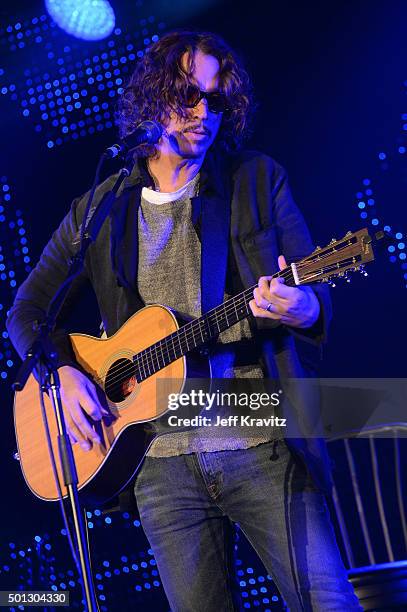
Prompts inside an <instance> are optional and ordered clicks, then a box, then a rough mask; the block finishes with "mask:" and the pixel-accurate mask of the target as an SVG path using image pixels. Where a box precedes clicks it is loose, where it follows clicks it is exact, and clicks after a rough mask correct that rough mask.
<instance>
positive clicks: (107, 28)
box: [45, 0, 115, 40]
mask: <svg viewBox="0 0 407 612" xmlns="http://www.w3.org/2000/svg"><path fill="white" fill-rule="evenodd" d="M45 6H46V7H47V10H48V13H49V14H50V16H51V17H52V19H53V20H54V21H55V23H57V24H58V25H59V27H60V28H62V29H63V30H65V32H68V34H72V36H75V37H76V38H82V39H84V40H101V39H102V38H106V36H109V35H110V34H111V33H112V32H113V28H114V26H115V15H114V11H113V8H112V7H111V5H110V3H109V2H108V0H45Z"/></svg>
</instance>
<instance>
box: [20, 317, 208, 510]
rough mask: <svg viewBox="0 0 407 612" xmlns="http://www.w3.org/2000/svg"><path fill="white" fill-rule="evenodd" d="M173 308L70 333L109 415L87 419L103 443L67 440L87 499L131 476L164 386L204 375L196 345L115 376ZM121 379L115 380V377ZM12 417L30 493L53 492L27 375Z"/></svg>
mask: <svg viewBox="0 0 407 612" xmlns="http://www.w3.org/2000/svg"><path fill="white" fill-rule="evenodd" d="M179 328H180V327H179V323H178V320H177V317H176V316H175V314H174V313H173V312H172V311H171V310H169V309H168V308H166V307H164V306H160V305H153V306H146V307H145V308H143V309H142V310H140V311H139V312H137V313H136V314H134V315H133V316H132V317H131V318H130V319H129V320H128V321H127V322H126V323H125V324H124V325H123V327H121V328H120V330H119V331H118V332H117V333H116V334H115V335H114V336H112V337H110V338H107V339H100V338H94V337H92V336H88V335H85V334H73V335H71V336H70V338H71V341H72V346H73V349H74V352H75V355H76V359H77V361H78V363H79V365H80V366H81V367H82V368H83V370H84V371H85V372H87V373H88V374H89V377H90V378H91V379H92V380H93V381H94V382H95V384H96V387H97V391H98V395H99V399H100V402H101V404H102V405H105V406H107V407H108V409H109V412H110V415H109V416H107V417H104V418H103V420H102V421H94V422H92V421H91V422H92V424H93V426H94V428H95V429H96V431H97V432H98V433H99V436H100V438H101V440H102V444H100V445H98V444H94V445H93V447H92V449H91V450H90V451H84V450H82V449H81V447H80V446H79V445H78V444H74V445H73V446H72V448H73V453H74V458H75V463H76V467H77V473H78V490H79V493H80V496H81V500H82V501H83V502H84V503H86V504H100V503H104V502H106V501H107V500H109V499H111V498H112V497H114V496H115V495H117V494H118V493H119V492H120V491H121V490H122V489H123V488H124V487H125V486H126V485H127V484H128V483H129V481H131V480H132V478H134V477H135V475H136V473H137V471H138V470H139V468H140V467H141V464H142V461H143V459H144V456H145V454H146V452H147V450H148V448H149V446H150V445H151V443H152V442H153V440H154V438H155V437H156V434H155V433H154V430H153V427H152V425H151V422H152V421H154V420H156V419H158V418H159V417H161V416H163V415H164V414H165V413H166V412H167V411H168V406H167V403H168V394H169V393H180V392H182V390H183V389H184V387H185V383H186V381H187V378H191V377H192V378H202V377H204V378H209V377H210V366H209V361H208V359H207V358H206V357H204V356H201V354H200V353H198V352H197V351H195V352H193V353H190V354H188V355H185V356H183V357H181V358H179V359H177V360H176V361H173V362H172V363H170V364H169V365H167V366H166V367H164V368H163V369H161V370H159V371H158V372H156V373H154V374H152V375H151V376H149V377H148V378H146V379H145V380H143V381H142V382H141V383H138V382H136V380H135V377H134V376H130V377H129V378H127V379H126V380H124V381H123V380H120V377H119V376H118V373H119V374H120V371H123V367H125V366H126V365H127V366H129V365H130V367H131V363H132V357H133V356H134V355H135V354H139V353H140V352H141V351H143V350H145V349H146V348H147V347H149V346H151V345H153V344H154V343H156V342H158V341H159V340H161V339H163V338H164V337H166V336H168V335H170V334H172V333H173V332H176V331H177V330H178V329H179ZM117 380H120V384H119V385H118V384H117V383H116V381H117ZM44 400H45V407H46V414H47V420H48V424H49V430H50V435H51V441H52V447H53V451H54V456H55V458H56V463H57V470H58V476H59V480H60V482H61V488H62V492H63V495H64V497H66V495H67V493H66V490H65V487H64V486H63V478H62V472H61V468H60V464H59V463H60V462H59V452H58V442H57V425H56V419H55V414H54V410H53V407H52V404H51V401H50V399H49V398H48V396H47V395H46V394H45V395H44ZM14 424H15V429H16V437H17V444H18V453H19V458H20V463H21V468H22V470H23V474H24V478H25V481H26V483H27V485H28V487H29V488H30V489H31V491H32V492H33V493H34V495H36V496H37V497H39V498H41V499H43V500H46V501H56V500H58V493H57V488H56V485H55V481H54V476H53V471H52V466H51V460H50V456H49V449H48V445H47V438H46V431H45V427H44V424H43V419H42V415H41V406H40V401H39V389H38V383H37V381H36V380H35V378H34V377H33V376H32V375H31V376H30V378H29V380H28V382H27V384H26V386H25V388H24V390H23V391H21V392H19V393H17V394H16V396H15V402H14Z"/></svg>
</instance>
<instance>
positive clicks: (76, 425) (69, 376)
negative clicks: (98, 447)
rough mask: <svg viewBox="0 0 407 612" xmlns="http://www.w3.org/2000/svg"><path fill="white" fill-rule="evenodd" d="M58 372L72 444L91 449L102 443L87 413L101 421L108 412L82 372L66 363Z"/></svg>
mask: <svg viewBox="0 0 407 612" xmlns="http://www.w3.org/2000/svg"><path fill="white" fill-rule="evenodd" d="M58 374H59V377H60V381H61V398H62V404H63V407H64V414H65V420H66V428H67V431H68V434H69V438H70V440H71V442H72V444H75V443H76V442H78V444H80V446H81V448H82V449H83V450H90V449H91V448H92V445H93V444H94V443H96V444H100V437H99V436H98V434H97V433H96V431H95V430H94V429H93V428H92V426H91V424H90V423H89V420H88V418H87V416H86V415H88V416H89V417H91V418H92V419H93V420H95V421H100V420H101V419H102V417H103V416H104V415H106V414H108V412H107V411H106V409H105V408H103V407H102V406H101V405H100V403H99V400H98V397H97V393H96V388H95V385H94V384H93V383H92V381H90V380H89V378H87V377H86V376H85V375H84V374H82V372H80V371H79V370H77V369H76V368H73V367H72V366H68V365H66V366H62V367H60V368H59V369H58Z"/></svg>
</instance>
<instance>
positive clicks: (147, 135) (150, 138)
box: [105, 121, 163, 159]
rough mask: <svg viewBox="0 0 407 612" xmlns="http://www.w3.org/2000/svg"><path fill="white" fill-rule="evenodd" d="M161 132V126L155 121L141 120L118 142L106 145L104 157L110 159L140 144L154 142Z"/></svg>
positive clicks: (158, 138) (151, 143) (157, 139)
mask: <svg viewBox="0 0 407 612" xmlns="http://www.w3.org/2000/svg"><path fill="white" fill-rule="evenodd" d="M162 133H163V128H162V126H161V125H160V124H159V123H157V121H142V122H141V123H139V125H138V126H137V127H136V129H135V130H134V131H133V132H132V133H131V134H128V136H126V137H125V138H123V140H121V141H120V142H119V144H114V145H112V146H111V147H108V148H107V149H106V151H105V157H108V158H110V159H112V158H113V157H117V156H118V155H120V154H121V153H127V151H130V150H131V149H135V148H136V147H139V146H140V145H144V144H150V145H153V144H156V143H157V142H158V141H159V140H160V138H161V136H162Z"/></svg>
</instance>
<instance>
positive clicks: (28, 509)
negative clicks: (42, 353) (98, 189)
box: [0, 0, 407, 541]
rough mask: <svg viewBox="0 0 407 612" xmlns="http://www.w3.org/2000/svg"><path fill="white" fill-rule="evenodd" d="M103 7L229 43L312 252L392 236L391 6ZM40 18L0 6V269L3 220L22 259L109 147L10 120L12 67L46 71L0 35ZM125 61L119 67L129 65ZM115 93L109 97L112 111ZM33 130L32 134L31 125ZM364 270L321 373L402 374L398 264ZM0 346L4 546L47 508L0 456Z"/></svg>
mask: <svg viewBox="0 0 407 612" xmlns="http://www.w3.org/2000/svg"><path fill="white" fill-rule="evenodd" d="M111 4H112V6H113V7H114V10H115V12H116V26H120V27H121V29H122V33H123V36H124V35H125V34H128V35H130V38H131V39H133V38H132V37H133V35H134V33H135V32H138V31H139V30H140V29H141V27H142V26H141V25H140V19H143V18H146V19H148V16H150V15H152V16H154V17H155V22H154V23H153V24H152V25H150V26H148V27H149V35H152V34H154V33H156V34H158V35H160V34H161V33H162V32H164V31H168V30H170V29H174V28H178V27H191V28H199V29H208V30H212V31H215V32H218V33H219V34H221V35H222V36H224V37H225V38H226V40H227V41H228V42H229V43H230V44H231V46H232V47H234V48H235V49H237V51H238V52H239V53H240V54H241V56H242V57H243V58H244V60H245V62H246V65H247V68H248V70H249V72H250V74H251V75H252V78H253V83H254V88H255V92H256V97H257V101H258V104H259V110H258V114H257V119H256V122H255V124H254V131H253V136H252V138H251V140H250V142H249V143H248V145H249V146H250V147H251V148H256V149H260V150H262V151H265V152H267V153H269V154H270V155H271V156H272V157H274V158H276V159H277V160H278V161H279V162H280V163H281V164H283V165H284V166H285V167H286V169H287V171H288V173H289V177H290V182H291V186H292V189H293V192H294V195H295V199H296V201H297V203H298V204H299V206H300V207H301V209H302V210H303V212H304V214H305V216H306V219H307V221H308V223H309V226H310V228H311V231H312V234H313V237H314V239H315V242H316V243H317V244H320V245H321V246H323V245H324V244H326V243H327V242H329V240H330V239H331V238H332V237H334V236H335V237H336V238H340V237H341V236H342V235H343V234H344V233H346V231H347V230H349V229H350V230H356V229H358V228H360V227H364V226H366V225H367V226H370V228H372V225H371V219H372V218H374V217H376V218H378V220H379V224H378V226H377V228H378V229H381V228H382V227H383V226H384V225H389V226H391V228H392V230H393V231H394V232H401V233H402V234H403V236H405V232H406V222H407V219H406V209H405V204H406V164H405V156H406V154H403V153H400V152H399V151H398V149H399V147H401V146H406V130H405V129H404V128H403V125H404V124H406V123H407V121H406V115H405V116H404V118H403V113H405V111H406V84H405V80H406V79H407V74H406V65H407V64H406V59H407V53H406V36H405V23H406V17H407V9H406V6H405V3H404V2H402V1H398V0H393V1H392V2H386V1H380V0H369V1H367V0H366V1H362V2H357V1H356V2H355V1H353V2H343V1H330V2H316V1H309V2H303V1H301V0H286V1H285V2H277V1H274V0H271V1H270V2H264V1H263V2H262V1H259V0H251V1H250V2H231V1H226V0H225V1H220V0H219V1H215V0H213V1H212V2H210V1H208V0H207V1H206V2H204V1H203V0H201V1H196V2H193V1H191V2H187V1H186V0H185V1H179V0H178V1H177V0H172V1H171V2H166V1H164V0H160V1H158V0H153V1H151V2H147V1H146V2H144V3H141V2H119V0H115V1H113V0H112V1H111ZM41 14H45V9H44V8H43V4H42V2H28V1H27V2H3V3H2V7H1V9H0V19H1V24H0V25H1V28H3V30H2V33H1V34H0V45H1V46H0V67H3V68H4V70H5V72H4V74H3V75H2V76H0V89H1V87H2V85H3V82H4V84H5V85H7V83H10V82H14V83H15V84H16V86H17V93H18V97H17V99H16V100H12V99H11V97H10V96H9V95H1V96H0V109H1V111H0V125H1V132H2V139H1V141H2V147H1V154H0V155H1V158H0V168H1V170H0V175H4V176H5V177H7V183H8V184H9V185H10V187H11V191H12V201H11V202H10V203H6V204H5V213H4V214H5V216H6V220H5V222H4V223H1V224H0V226H1V227H0V239H1V245H2V249H3V253H6V254H7V257H9V259H10V261H12V262H13V257H14V254H13V248H14V246H13V244H12V243H13V240H15V229H13V228H10V227H9V225H8V222H9V220H13V219H14V216H13V215H15V212H14V211H15V209H17V208H18V209H19V210H21V211H22V217H23V219H24V227H25V229H26V236H27V239H28V246H29V249H30V256H31V258H32V261H33V262H35V261H36V260H37V258H38V256H39V255H40V253H41V250H42V248H43V246H44V244H45V242H46V241H47V239H48V238H49V236H50V234H51V232H52V230H53V229H54V228H55V227H56V225H57V224H58V223H59V221H60V220H61V218H62V217H63V215H64V214H65V212H66V211H67V209H68V206H69V204H70V202H71V200H72V199H73V198H74V197H75V196H77V195H79V194H81V193H83V192H84V191H86V190H87V189H88V187H89V186H90V184H91V182H92V178H93V173H94V169H95V166H96V163H97V159H98V155H99V154H100V152H101V151H102V149H103V147H105V146H106V145H108V144H111V143H113V142H114V141H115V140H116V136H115V130H114V129H113V128H112V129H106V128H104V129H103V130H101V131H100V132H97V133H96V134H94V135H88V136H86V137H81V138H78V139H77V140H73V139H72V138H69V137H67V139H66V141H64V142H63V143H62V144H61V145H60V146H54V147H53V148H52V149H49V148H47V146H46V143H47V141H48V140H49V138H54V137H55V134H56V131H55V129H53V128H52V127H50V126H49V125H47V123H46V122H44V121H43V122H41V121H40V119H39V116H40V114H41V113H40V111H39V110H36V108H37V106H38V105H34V106H33V109H32V112H31V114H30V116H29V117H27V118H25V117H24V118H23V117H22V114H21V110H22V107H21V104H20V103H21V99H23V98H24V89H27V87H28V86H26V84H25V80H26V75H24V71H25V70H26V69H30V70H33V69H35V67H37V68H39V71H40V73H43V72H49V74H50V75H51V80H52V79H53V78H56V77H55V76H54V75H55V74H56V68H57V67H56V64H55V62H53V61H51V60H48V59H47V53H46V52H44V45H46V44H47V41H48V42H49V40H51V39H49V40H48V39H47V35H48V34H44V45H40V44H38V45H36V46H35V47H33V46H31V47H29V46H28V45H27V46H26V48H25V49H21V50H19V49H17V50H14V51H11V50H10V44H11V43H10V41H8V39H7V33H6V32H4V28H5V27H6V26H7V25H9V24H14V23H16V22H17V21H18V20H20V21H23V20H25V19H30V20H31V19H32V18H33V17H38V16H40V15H41ZM159 22H164V23H165V25H164V26H163V27H162V28H161V29H159V28H158V27H155V26H156V25H157V24H158V23H159ZM48 23H49V21H48ZM54 31H55V30H54ZM118 39H119V37H118ZM72 40H73V39H72V38H71V37H68V36H67V35H66V34H64V33H63V32H61V31H60V30H58V29H57V35H56V36H54V37H53V38H52V41H51V43H52V45H53V47H52V48H53V49H54V50H55V51H57V50H58V47H61V48H62V47H63V46H64V45H66V44H71V43H72ZM134 40H135V41H137V45H136V47H137V48H143V42H142V40H143V35H140V36H139V38H134ZM75 44H76V53H77V54H79V55H80V54H82V57H86V56H87V55H86V54H88V55H89V57H91V56H92V55H93V54H94V53H95V52H97V53H99V54H100V52H101V49H103V45H104V43H103V41H102V42H97V43H88V42H81V41H77V42H76V43H75ZM131 65H132V64H131V62H128V64H127V67H128V69H129V70H130V69H131ZM125 77H126V73H124V74H123V78H125ZM89 89H91V88H90V87H89ZM25 97H27V96H25ZM28 97H29V96H28ZM116 99H117V98H113V99H112V98H111V99H110V101H109V103H110V105H111V107H113V106H114V103H115V100H116ZM78 116H79V115H77V117H78ZM39 124H41V125H42V131H41V132H37V131H35V126H36V125H39ZM380 153H385V155H386V157H385V159H382V160H381V159H379V154H380ZM113 169H114V168H113ZM364 179H369V180H370V181H371V184H370V185H369V187H370V188H371V189H372V190H373V197H374V199H375V207H374V209H373V207H371V208H370V209H369V216H368V218H367V219H365V220H362V219H360V215H359V214H360V210H359V209H358V206H357V204H358V199H360V198H361V197H362V196H361V195H360V196H359V198H358V197H357V195H356V194H357V193H358V192H363V191H364V190H365V189H366V185H363V180H364ZM403 239H404V238H403ZM396 245H397V243H396ZM404 250H405V249H404ZM396 251H397V252H399V251H398V250H397V248H396ZM396 254H397V253H396ZM19 261H20V260H18V258H16V261H15V267H14V269H15V272H16V275H15V278H16V280H17V285H18V284H19V283H20V282H21V281H22V280H23V278H24V276H25V274H26V271H25V270H24V266H23V265H21V264H19V263H18V262H19ZM10 266H11V264H10ZM368 271H369V277H368V278H361V277H359V276H355V277H354V278H353V280H352V282H351V284H350V286H348V285H347V284H346V283H345V282H343V283H341V282H339V283H337V285H338V286H337V287H336V288H335V289H334V290H333V292H332V293H333V301H334V309H335V319H334V323H333V325H332V328H331V336H330V342H329V344H328V346H327V347H326V350H325V360H324V364H323V374H325V375H328V376H333V377H344V376H350V377H404V376H405V351H406V340H407V333H406V326H405V312H406V295H407V294H406V282H407V281H406V278H404V275H406V272H407V270H406V269H405V267H403V266H402V262H401V261H400V260H397V261H395V262H393V263H391V262H390V260H389V254H388V253H386V252H384V253H382V254H379V255H378V257H377V260H376V262H375V263H374V264H371V265H370V269H369V270H368ZM8 281H9V278H7V279H6V280H2V281H0V292H1V294H0V301H1V303H2V304H3V309H2V310H1V311H0V317H1V319H0V324H1V325H2V330H0V332H2V331H3V330H4V318H5V313H6V310H7V309H8V307H9V306H10V304H11V302H12V299H13V294H14V291H15V289H14V288H12V287H10V286H9V282H8ZM88 312H89V310H88V309H87V308H85V307H84V306H83V305H81V308H80V311H79V312H78V313H77V314H76V327H75V329H76V330H79V328H80V327H83V329H86V328H89V329H90V330H92V331H94V330H95V318H94V317H92V316H91V317H89V316H87V315H86V313H88ZM78 326H79V327H78ZM0 340H1V341H2V342H3V345H4V346H3V348H1V349H0V350H1V351H2V360H0V369H1V370H4V371H5V372H6V373H7V378H6V379H3V380H2V382H1V383H0V385H1V398H2V402H1V404H2V411H1V414H0V428H1V431H2V444H1V445H0V446H1V450H0V462H1V474H2V497H3V504H2V508H1V510H0V513H1V517H2V519H1V520H2V522H3V526H4V528H5V534H6V535H5V538H6V541H7V539H10V538H13V537H15V536H17V535H18V537H23V534H25V533H26V534H27V537H28V536H29V535H32V534H33V532H34V531H36V532H37V531H41V529H45V528H46V526H48V527H49V525H50V521H51V524H53V523H55V524H59V517H58V516H56V511H55V508H54V507H52V508H50V507H49V506H48V505H44V504H43V503H41V502H39V501H38V500H36V499H34V498H33V497H32V496H31V494H29V492H28V490H27V489H26V487H25V486H24V484H23V481H22V477H21V474H20V470H19V466H18V464H17V463H16V462H13V461H12V459H11V455H12V451H13V450H14V448H15V440H14V432H13V425H12V394H11V390H10V384H11V381H12V379H13V373H14V372H15V370H14V367H15V366H12V367H7V366H6V363H5V361H6V352H7V351H9V350H11V349H10V347H9V346H8V340H7V338H3V339H0ZM14 361H15V360H14ZM28 517H29V518H28ZM34 517H35V518H34Z"/></svg>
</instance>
